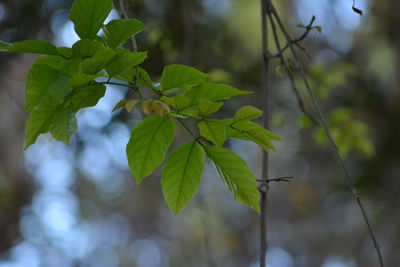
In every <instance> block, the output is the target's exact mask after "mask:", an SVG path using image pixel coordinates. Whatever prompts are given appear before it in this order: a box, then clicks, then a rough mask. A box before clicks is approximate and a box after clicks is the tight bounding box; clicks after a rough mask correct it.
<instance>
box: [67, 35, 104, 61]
mask: <svg viewBox="0 0 400 267" xmlns="http://www.w3.org/2000/svg"><path fill="white" fill-rule="evenodd" d="M103 48H104V45H103V44H102V43H101V42H98V41H95V40H91V39H85V40H79V41H78V42H76V43H75V44H74V45H73V46H72V55H71V56H72V57H82V58H85V57H92V56H94V55H95V54H96V52H97V51H99V50H100V49H103Z"/></svg>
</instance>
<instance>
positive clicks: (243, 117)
mask: <svg viewBox="0 0 400 267" xmlns="http://www.w3.org/2000/svg"><path fill="white" fill-rule="evenodd" d="M262 114H263V112H262V111H261V110H259V109H258V108H255V107H253V106H243V107H241V108H240V109H239V110H238V111H237V112H236V113H235V116H234V118H233V121H234V122H240V121H251V120H254V119H257V118H259V117H261V116H262Z"/></svg>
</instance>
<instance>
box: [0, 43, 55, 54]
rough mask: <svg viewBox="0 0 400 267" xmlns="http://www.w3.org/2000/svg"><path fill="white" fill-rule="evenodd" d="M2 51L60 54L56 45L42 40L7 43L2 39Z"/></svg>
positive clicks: (0, 49) (0, 48)
mask: <svg viewBox="0 0 400 267" xmlns="http://www.w3.org/2000/svg"><path fill="white" fill-rule="evenodd" d="M0 51H4V52H18V53H33V54H46V55H59V52H58V50H57V48H56V47H55V46H54V45H52V44H51V43H49V42H46V41H42V40H26V41H22V42H19V43H13V44H7V43H4V42H1V41H0Z"/></svg>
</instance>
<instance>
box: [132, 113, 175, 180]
mask: <svg viewBox="0 0 400 267" xmlns="http://www.w3.org/2000/svg"><path fill="white" fill-rule="evenodd" d="M174 134H175V123H174V121H173V120H172V119H171V118H169V117H161V116H152V117H148V118H145V119H144V120H142V121H141V122H140V123H139V124H138V125H137V126H136V127H135V128H134V129H133V130H132V134H131V138H130V140H129V143H128V145H127V147H126V154H127V157H128V162H129V167H130V168H131V171H132V173H133V175H134V177H135V178H136V182H137V183H141V182H142V181H143V179H144V178H145V177H146V176H148V175H150V174H151V173H152V172H153V171H154V169H155V168H156V167H157V166H158V165H160V164H161V162H162V161H163V159H164V157H165V153H166V152H167V150H168V147H169V146H170V144H171V143H172V141H173V139H174Z"/></svg>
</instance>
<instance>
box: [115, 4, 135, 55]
mask: <svg viewBox="0 0 400 267" xmlns="http://www.w3.org/2000/svg"><path fill="white" fill-rule="evenodd" d="M119 7H120V9H121V17H122V18H123V19H128V18H129V16H128V13H127V12H126V8H125V2H124V0H119ZM131 42H132V49H133V52H134V53H137V51H138V46H137V43H136V38H135V36H134V35H133V36H132V37H131Z"/></svg>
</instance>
